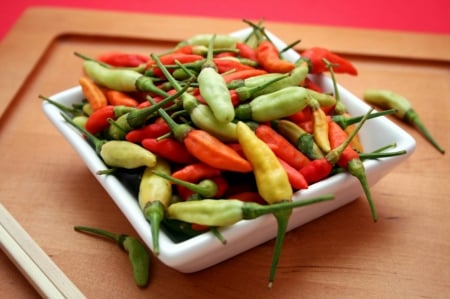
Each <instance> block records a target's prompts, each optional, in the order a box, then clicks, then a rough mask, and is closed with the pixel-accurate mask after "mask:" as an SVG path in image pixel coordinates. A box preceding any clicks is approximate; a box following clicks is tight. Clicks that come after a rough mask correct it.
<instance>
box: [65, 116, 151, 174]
mask: <svg viewBox="0 0 450 299" xmlns="http://www.w3.org/2000/svg"><path fill="white" fill-rule="evenodd" d="M61 116H62V117H63V118H64V119H65V120H66V121H67V122H68V123H69V124H71V125H72V126H73V127H74V128H76V129H77V130H78V131H80V132H81V133H82V134H84V136H85V137H86V138H87V140H88V142H89V143H91V144H92V146H93V147H94V149H95V152H96V153H97V154H98V155H99V156H100V157H101V158H102V160H103V162H105V164H106V165H108V166H110V167H122V168H127V169H133V168H138V167H141V166H148V167H152V166H154V165H155V164H156V156H155V155H154V154H153V153H152V152H150V151H148V150H146V149H145V148H143V147H142V146H140V145H138V144H135V143H133V142H129V141H126V140H102V139H99V138H97V137H95V136H94V135H93V134H91V133H89V132H88V131H87V130H85V129H84V128H81V127H79V126H77V125H76V124H75V123H74V122H73V120H72V119H70V118H69V117H68V116H67V115H65V114H64V113H61Z"/></svg>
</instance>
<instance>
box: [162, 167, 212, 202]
mask: <svg viewBox="0 0 450 299" xmlns="http://www.w3.org/2000/svg"><path fill="white" fill-rule="evenodd" d="M153 173H154V174H156V175H158V176H160V177H162V178H165V179H166V180H169V181H171V182H172V183H174V184H177V185H180V186H183V187H186V188H188V189H189V190H191V191H193V192H195V193H197V194H199V195H201V196H204V197H214V196H215V195H216V194H217V189H218V188H217V184H215V183H214V182H213V181H212V180H203V181H201V182H200V183H199V184H194V183H190V182H187V181H184V180H180V179H177V178H175V177H173V176H170V175H167V174H165V173H162V172H159V171H153Z"/></svg>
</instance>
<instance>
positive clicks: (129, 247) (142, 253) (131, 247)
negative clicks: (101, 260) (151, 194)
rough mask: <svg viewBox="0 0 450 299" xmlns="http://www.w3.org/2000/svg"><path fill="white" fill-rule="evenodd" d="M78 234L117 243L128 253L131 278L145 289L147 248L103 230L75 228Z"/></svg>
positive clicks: (123, 236)
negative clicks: (85, 234) (83, 233)
mask: <svg viewBox="0 0 450 299" xmlns="http://www.w3.org/2000/svg"><path fill="white" fill-rule="evenodd" d="M74 229H75V230H76V231H79V232H85V233H91V234H94V235H97V236H101V237H105V238H107V239H110V240H112V241H114V242H116V243H117V245H118V246H119V247H120V248H121V249H123V250H125V251H126V252H127V253H128V258H129V260H130V263H131V266H132V268H133V277H134V280H135V283H136V285H137V286H139V287H145V286H147V285H148V282H149V268H150V253H149V252H148V250H147V248H146V247H145V246H144V245H143V244H142V243H141V242H140V241H139V240H138V239H136V238H134V237H132V236H128V235H125V234H115V233H112V232H109V231H106V230H103V229H99V228H92V227H87V226H75V227H74Z"/></svg>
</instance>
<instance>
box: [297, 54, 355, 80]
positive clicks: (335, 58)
mask: <svg viewBox="0 0 450 299" xmlns="http://www.w3.org/2000/svg"><path fill="white" fill-rule="evenodd" d="M300 57H301V59H307V60H309V63H310V65H311V70H310V72H311V73H312V74H321V73H324V72H326V71H328V68H327V66H326V65H325V63H324V62H323V58H325V59H327V60H328V61H329V62H331V63H332V64H333V65H335V66H334V67H333V69H334V71H335V72H336V73H347V74H349V75H353V76H356V75H358V70H357V69H356V68H355V66H354V65H353V64H352V63H351V62H350V61H349V60H347V59H345V58H343V57H342V56H340V55H337V54H335V53H333V52H331V51H330V50H328V49H326V48H322V47H311V48H309V49H306V50H304V51H302V52H301V53H300Z"/></svg>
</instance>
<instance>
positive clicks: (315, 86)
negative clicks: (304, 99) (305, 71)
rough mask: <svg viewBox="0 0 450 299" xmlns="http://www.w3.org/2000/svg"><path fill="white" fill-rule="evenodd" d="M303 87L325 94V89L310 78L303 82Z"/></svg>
mask: <svg viewBox="0 0 450 299" xmlns="http://www.w3.org/2000/svg"><path fill="white" fill-rule="evenodd" d="M303 87H305V88H308V89H311V90H314V91H317V92H323V88H322V87H321V86H320V85H318V84H316V83H314V82H313V81H312V80H311V79H310V78H308V77H306V78H305V80H304V81H303Z"/></svg>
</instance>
